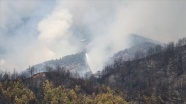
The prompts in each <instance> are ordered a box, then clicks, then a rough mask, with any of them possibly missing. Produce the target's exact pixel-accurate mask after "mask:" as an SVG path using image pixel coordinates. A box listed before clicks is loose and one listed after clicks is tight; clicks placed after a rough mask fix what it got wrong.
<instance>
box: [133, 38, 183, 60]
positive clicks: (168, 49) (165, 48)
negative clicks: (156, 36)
mask: <svg viewBox="0 0 186 104" xmlns="http://www.w3.org/2000/svg"><path fill="white" fill-rule="evenodd" d="M184 45H186V38H182V39H179V40H178V41H177V42H176V43H174V42H169V43H168V44H166V45H156V46H155V47H151V48H149V49H148V50H147V51H137V52H136V53H135V58H134V59H135V60H136V59H141V58H144V57H147V56H151V55H154V54H158V53H162V52H164V53H166V54H167V56H168V57H169V56H171V55H173V52H174V50H175V49H177V48H179V47H182V46H184Z"/></svg>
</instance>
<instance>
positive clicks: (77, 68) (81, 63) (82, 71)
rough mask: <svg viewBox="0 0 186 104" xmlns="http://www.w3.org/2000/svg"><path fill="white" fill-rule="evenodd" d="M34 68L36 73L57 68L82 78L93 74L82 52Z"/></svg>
mask: <svg viewBox="0 0 186 104" xmlns="http://www.w3.org/2000/svg"><path fill="white" fill-rule="evenodd" d="M32 67H34V69H35V70H34V73H39V72H47V71H51V70H53V69H56V68H57V67H61V68H64V69H65V70H69V71H70V72H71V73H74V74H78V75H79V76H80V77H84V76H85V75H88V76H90V75H91V74H92V72H91V70H90V68H89V66H88V64H87V60H86V56H85V52H84V51H83V52H80V53H76V54H72V55H67V56H64V57H63V58H60V59H56V60H49V61H47V62H44V63H41V64H37V65H34V66H32Z"/></svg>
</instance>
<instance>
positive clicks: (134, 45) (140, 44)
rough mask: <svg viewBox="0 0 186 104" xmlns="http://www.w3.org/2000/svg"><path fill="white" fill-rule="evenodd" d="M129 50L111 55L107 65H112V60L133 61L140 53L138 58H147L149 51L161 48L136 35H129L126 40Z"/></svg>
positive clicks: (158, 43)
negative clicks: (140, 54)
mask: <svg viewBox="0 0 186 104" xmlns="http://www.w3.org/2000/svg"><path fill="white" fill-rule="evenodd" d="M128 41H129V43H130V46H131V47H130V48H128V49H124V50H121V51H119V52H117V53H115V54H114V55H113V57H112V58H111V59H110V60H109V61H108V63H107V64H112V63H113V61H114V60H123V61H128V60H133V59H134V58H135V57H136V55H137V53H142V54H143V55H142V56H140V58H143V57H146V56H148V51H149V49H154V48H156V47H157V46H158V48H161V45H162V44H161V43H160V42H158V41H155V40H152V39H149V38H146V37H143V36H140V35H137V34H131V35H130V36H129V38H128Z"/></svg>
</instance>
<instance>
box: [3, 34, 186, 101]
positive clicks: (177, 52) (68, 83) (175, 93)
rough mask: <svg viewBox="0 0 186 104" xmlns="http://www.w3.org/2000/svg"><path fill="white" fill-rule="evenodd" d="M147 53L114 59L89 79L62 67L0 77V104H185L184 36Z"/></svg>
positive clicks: (67, 58) (185, 56)
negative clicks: (131, 58) (27, 74)
mask: <svg viewBox="0 0 186 104" xmlns="http://www.w3.org/2000/svg"><path fill="white" fill-rule="evenodd" d="M157 49H158V51H156V50H157ZM160 49H161V50H160ZM149 50H150V54H148V55H147V56H145V57H138V56H135V57H134V59H133V60H115V61H114V63H113V64H111V65H108V66H105V68H104V69H103V71H99V72H98V73H97V74H95V75H94V76H93V75H92V76H90V77H89V78H88V79H85V78H80V77H79V76H78V75H76V73H71V72H70V70H66V69H65V68H64V67H60V66H57V67H54V68H52V67H49V68H48V69H47V70H48V71H47V72H40V73H37V74H33V73H32V71H31V70H30V71H29V72H30V74H31V75H30V76H31V77H29V76H25V74H21V75H19V74H16V73H13V74H12V75H10V74H9V73H4V74H2V73H0V80H1V82H0V103H2V104H12V103H16V104H23V103H26V104H28V103H29V104H127V103H128V104H140V103H141V104H185V103H186V70H185V69H186V65H185V63H186V38H183V39H180V40H179V41H178V42H177V43H176V44H175V43H173V42H170V43H169V44H167V45H165V47H161V48H157V47H154V48H150V49H149ZM141 54H143V53H141ZM136 57H137V58H136ZM64 59H65V60H71V58H69V57H66V58H64ZM62 62H63V61H62ZM65 62H67V63H65ZM65 62H63V63H64V64H67V65H68V61H65ZM72 62H73V63H76V62H77V61H74V60H73V61H72ZM30 69H32V68H30ZM32 74H33V75H32Z"/></svg>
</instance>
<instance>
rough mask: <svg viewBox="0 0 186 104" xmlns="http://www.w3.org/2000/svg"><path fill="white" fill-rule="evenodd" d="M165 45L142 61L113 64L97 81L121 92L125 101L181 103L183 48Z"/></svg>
mask: <svg viewBox="0 0 186 104" xmlns="http://www.w3.org/2000/svg"><path fill="white" fill-rule="evenodd" d="M169 46H170V47H169ZM169 46H168V47H167V48H166V49H165V50H164V51H162V52H160V53H157V54H154V55H151V56H148V57H145V58H142V59H138V60H134V61H121V60H118V61H115V63H114V64H113V65H110V66H107V67H106V68H105V70H104V71H102V77H101V78H100V82H101V83H104V84H106V85H109V86H111V87H112V88H118V87H119V88H120V89H122V90H123V91H124V92H125V93H126V94H127V97H126V99H127V100H128V101H132V102H146V104H152V103H153V102H155V103H156V104H165V103H169V104H183V102H186V99H185V98H186V70H185V69H186V65H185V64H184V63H186V45H185V46H182V47H175V48H174V47H171V46H173V45H172V44H170V45H169Z"/></svg>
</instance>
